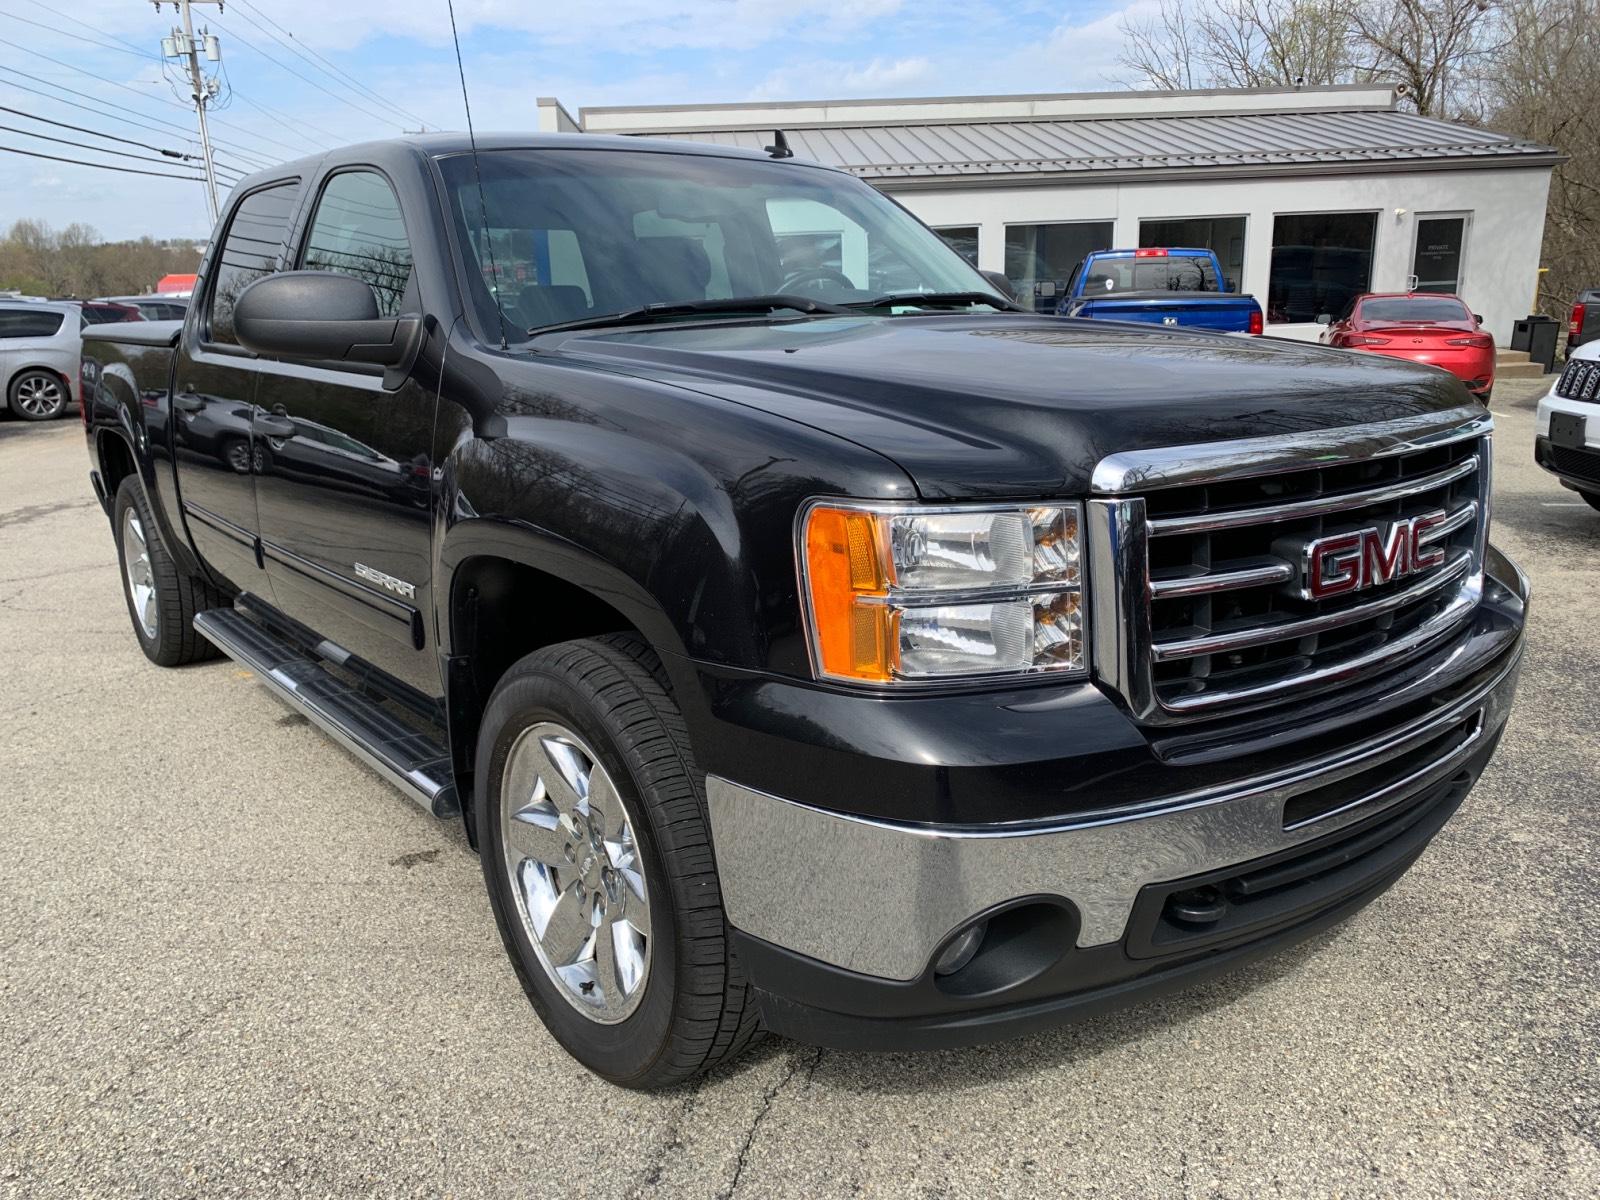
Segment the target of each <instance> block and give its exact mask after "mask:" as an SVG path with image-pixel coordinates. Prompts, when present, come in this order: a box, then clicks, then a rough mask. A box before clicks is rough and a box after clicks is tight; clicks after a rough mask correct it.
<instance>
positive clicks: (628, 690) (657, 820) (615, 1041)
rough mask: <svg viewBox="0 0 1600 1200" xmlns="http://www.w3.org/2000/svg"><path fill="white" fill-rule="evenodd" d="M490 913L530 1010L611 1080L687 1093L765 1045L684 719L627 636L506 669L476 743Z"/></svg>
mask: <svg viewBox="0 0 1600 1200" xmlns="http://www.w3.org/2000/svg"><path fill="white" fill-rule="evenodd" d="M476 775H477V784H476V789H475V796H474V805H475V808H474V815H475V817H476V820H477V831H478V839H479V851H480V854H481V857H482V861H483V874H484V881H485V883H486V884H487V885H488V890H489V902H490V906H491V907H492V908H493V910H494V915H495V920H496V922H497V923H498V925H499V927H500V935H501V938H502V939H503V940H504V942H505V946H506V951H507V953H509V954H510V956H511V962H512V965H513V966H514V967H515V968H516V972H517V976H518V978H519V979H520V980H521V982H522V987H523V991H524V992H526V993H527V996H528V1000H529V1002H530V1003H531V1004H532V1005H533V1008H534V1010H535V1011H536V1012H537V1013H538V1014H539V1016H540V1018H541V1019H542V1020H543V1021H544V1023H545V1026H546V1028H548V1029H549V1030H550V1032H551V1033H552V1034H553V1035H554V1036H555V1038H556V1040H557V1041H559V1042H560V1043H561V1045H562V1046H563V1047H565V1049H566V1050H567V1052H568V1053H570V1054H571V1055H572V1056H573V1057H574V1058H576V1059H577V1060H578V1061H579V1062H581V1063H583V1064H584V1065H585V1066H587V1067H588V1068H589V1069H590V1070H592V1071H594V1072H596V1073H597V1074H599V1075H601V1076H603V1077H604V1078H606V1079H609V1080H611V1081H612V1082H613V1083H618V1084H622V1085H624V1086H626V1087H634V1088H657V1087H667V1086H670V1085H672V1084H675V1083H680V1082H682V1081H683V1080H685V1079H688V1078H690V1077H691V1076H693V1075H695V1074H698V1073H699V1072H701V1071H703V1070H706V1069H708V1068H709V1067H711V1066H713V1065H714V1064H715V1063H717V1062H719V1061H721V1060H723V1059H725V1058H729V1057H731V1056H733V1055H735V1054H737V1053H739V1052H740V1051H741V1050H743V1049H744V1047H745V1046H746V1045H747V1044H748V1043H749V1042H750V1041H751V1040H752V1038H753V1037H754V1036H755V1035H756V1033H757V1021H756V1010H755V1003H754V1000H753V998H752V997H751V995H750V989H749V987H748V986H747V985H746V984H745V981H744V977H743V974H742V973H741V971H740V970H739V966H738V964H737V962H735V961H734V959H733V955H732V952H731V949H730V947H729V944H728V928H727V921H726V918H725V917H724V915H723V911H722V904H721V894H720V891H719V889H718V884H717V873H716V866H715V863H714V860H713V857H712V853H711V841H710V834H709V830H708V827H707V822H706V809H705V802H704V800H703V798H702V778H701V776H700V774H699V772H698V770H697V768H696V767H695V763H694V756H693V754H692V752H691V750H690V747H689V739H688V735H687V731H686V729H685V727H684V723H683V717H682V715H681V714H680V713H679V711H678V708H677V705H676V704H675V703H674V702H673V700H672V696H671V693H670V691H669V689H668V686H667V683H666V678H665V675H664V673H663V671H662V668H661V663H660V660H659V659H657V657H656V656H655V654H654V653H653V652H652V651H651V650H650V648H649V647H648V646H647V645H645V644H644V643H643V642H642V641H640V640H639V639H638V638H636V637H633V636H631V635H620V634H619V635H613V636H608V637H603V638H591V639H585V640H582V641H574V642H564V643H562V644H560V645H557V646H551V647H548V648H546V649H544V650H539V651H536V652H535V653H533V654H530V655H528V656H527V657H526V658H524V659H522V660H521V661H520V662H518V663H516V664H515V665H514V666H512V667H511V669H510V670H509V671H507V672H506V674H505V676H504V677H503V678H502V679H501V681H500V683H499V684H498V685H497V686H496V688H495V690H494V695H493V696H492V697H491V698H490V701H489V706H488V709H487V711H486V712H485V713H484V720H483V726H482V730H481V732H480V734H479V736H478V750H477V772H476Z"/></svg>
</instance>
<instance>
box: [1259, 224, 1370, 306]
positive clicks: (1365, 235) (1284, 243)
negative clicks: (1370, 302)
mask: <svg viewBox="0 0 1600 1200" xmlns="http://www.w3.org/2000/svg"><path fill="white" fill-rule="evenodd" d="M1377 232H1378V214H1377V213H1293V214H1286V215H1283V216H1278V217H1275V218H1273V222H1272V275H1271V278H1270V279H1269V281H1268V283H1267V320H1269V321H1273V322H1277V323H1280V324H1282V323H1286V322H1292V321H1300V322H1305V321H1315V320H1316V319H1317V317H1318V316H1319V315H1320V314H1322V313H1328V314H1330V315H1333V316H1337V315H1338V314H1339V313H1342V312H1344V311H1345V309H1347V308H1349V307H1350V302H1351V301H1352V300H1354V299H1355V298H1356V297H1357V296H1359V295H1361V293H1362V292H1366V291H1370V290H1371V288H1372V247H1373V243H1374V241H1375V240H1376V237H1377Z"/></svg>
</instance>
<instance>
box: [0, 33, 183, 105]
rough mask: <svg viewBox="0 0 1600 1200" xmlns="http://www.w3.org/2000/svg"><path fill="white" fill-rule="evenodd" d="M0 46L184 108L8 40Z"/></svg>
mask: <svg viewBox="0 0 1600 1200" xmlns="http://www.w3.org/2000/svg"><path fill="white" fill-rule="evenodd" d="M0 46H10V47H11V48H12V49H13V50H21V51H22V52H23V53H24V54H26V55H28V56H29V57H31V58H42V59H43V60H44V61H45V62H47V63H54V64H55V65H56V66H58V67H66V68H67V70H69V71H76V72H77V73H78V74H79V75H87V76H88V77H89V78H90V79H97V80H99V81H100V82H101V83H108V84H110V85H111V86H112V87H116V88H121V89H122V90H123V91H125V92H132V93H133V94H134V95H135V96H141V97H143V98H144V99H146V100H154V101H155V102H156V103H157V104H167V105H170V106H171V107H173V108H183V107H184V106H183V105H181V104H179V103H178V102H177V101H176V100H163V99H162V98H161V97H160V96H152V95H151V94H150V93H149V92H141V91H140V90H139V89H138V88H136V87H130V86H129V85H128V84H126V83H118V82H117V81H116V80H115V79H107V78H106V77H105V76H104V75H96V74H95V73H94V72H93V71H86V70H84V69H83V68H82V67H80V66H77V65H75V64H73V63H69V62H64V61H63V60H61V59H59V58H51V57H50V56H49V55H48V54H40V53H39V52H38V51H37V50H30V49H28V47H26V46H23V45H20V44H19V43H17V42H13V41H11V40H10V39H9V38H0ZM19 73H20V72H19Z"/></svg>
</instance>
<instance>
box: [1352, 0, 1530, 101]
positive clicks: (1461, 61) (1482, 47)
mask: <svg viewBox="0 0 1600 1200" xmlns="http://www.w3.org/2000/svg"><path fill="white" fill-rule="evenodd" d="M1497 7H1498V4H1497V3H1491V2H1490V0H1353V2H1352V3H1350V4H1348V5H1347V6H1346V8H1345V12H1346V15H1347V18H1348V20H1349V23H1350V33H1351V38H1352V40H1353V42H1354V44H1355V46H1356V47H1357V54H1358V56H1360V57H1361V58H1362V60H1363V65H1362V67H1361V71H1362V73H1363V74H1364V75H1366V76H1367V77H1368V78H1372V79H1384V80H1388V81H1391V82H1394V83H1399V84H1404V85H1405V87H1406V89H1407V97H1406V98H1407V100H1408V101H1409V102H1410V103H1411V105H1412V106H1413V107H1414V108H1415V109H1416V110H1417V111H1418V112H1419V113H1421V114H1422V115H1423V116H1425V117H1426V116H1445V115H1449V114H1451V113H1454V112H1458V111H1459V110H1460V108H1461V103H1460V100H1459V97H1458V92H1459V90H1460V88H1461V87H1462V86H1463V85H1464V84H1465V83H1466V80H1467V77H1468V75H1469V74H1470V73H1471V71H1472V69H1473V67H1474V66H1475V65H1476V64H1477V63H1479V62H1480V61H1481V60H1483V59H1484V58H1485V57H1486V56H1487V55H1489V54H1490V53H1492V51H1493V48H1494V46H1493V43H1494V41H1495V39H1496V36H1497V34H1498V33H1499V32H1500V31H1499V29H1498V21H1497V16H1498V14H1497V12H1496V9H1497Z"/></svg>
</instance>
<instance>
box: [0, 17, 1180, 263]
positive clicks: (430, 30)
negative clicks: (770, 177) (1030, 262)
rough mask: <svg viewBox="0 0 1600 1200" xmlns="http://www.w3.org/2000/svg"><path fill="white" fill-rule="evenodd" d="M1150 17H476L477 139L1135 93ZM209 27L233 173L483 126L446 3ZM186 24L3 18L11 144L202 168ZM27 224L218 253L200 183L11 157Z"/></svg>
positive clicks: (1, 196)
mask: <svg viewBox="0 0 1600 1200" xmlns="http://www.w3.org/2000/svg"><path fill="white" fill-rule="evenodd" d="M1153 6H1154V0H1066V2H1058V3H1053V4H1046V3H1033V2H1030V0H1008V2H1004V3H1001V2H995V0H963V2H961V3H952V2H947V0H920V2H915V0H845V2H843V3H837V4H827V3H816V2H815V0H809V2H808V0H607V2H606V3H603V4H595V3H588V4H586V3H584V0H575V2H574V0H568V2H567V3H559V4H550V3H517V2H515V0H457V3H456V17H457V21H458V23H459V24H460V26H461V33H462V54H463V57H464V59H465V62H466V67H467V77H468V84H469V86H470V88H471V93H472V105H473V116H474V118H475V120H476V122H477V125H478V128H479V129H480V130H491V129H498V130H510V129H526V128H529V127H531V126H532V124H533V119H534V117H533V102H534V99H535V97H537V96H546V95H554V96H557V97H559V98H560V99H561V100H562V101H563V102H564V103H565V104H566V105H567V107H568V108H569V109H570V110H572V111H573V112H574V113H576V111H577V110H578V109H579V108H581V107H583V106H586V105H588V106H598V105H607V104H686V103H696V102H714V101H738V100H801V99H830V98H846V97H853V96H916V95H967V94H992V93H1005V92H1046V91H1085V90H1102V89H1105V88H1108V87H1112V86H1115V85H1116V80H1117V78H1118V76H1119V74H1120V72H1119V69H1118V67H1117V64H1116V56H1117V50H1118V46H1119V44H1120V41H1121V38H1120V35H1119V33H1118V30H1117V25H1118V20H1119V18H1120V17H1121V16H1122V15H1123V14H1124V13H1126V12H1127V11H1129V10H1133V11H1136V12H1138V11H1143V10H1146V9H1148V8H1151V7H1153ZM195 11H196V14H197V18H196V19H197V24H205V25H207V26H208V27H209V28H210V29H211V30H212V32H214V33H216V34H217V35H218V36H219V37H220V38H221V42H222V53H223V65H224V68H225V71H226V83H227V85H228V86H227V88H226V89H225V92H224V96H225V97H227V98H228V102H227V104H226V105H225V107H223V108H222V109H221V110H220V111H218V112H216V113H215V125H214V129H213V133H214V135H215V137H216V138H217V139H218V141H219V142H220V143H221V144H222V150H221V153H222V161H223V162H224V163H228V164H230V165H233V166H234V167H235V168H241V167H247V166H253V165H256V164H261V163H265V162H268V161H277V160H281V159H284V158H291V157H295V156H297V155H298V154H301V153H309V152H311V151H313V150H315V149H318V148H320V147H323V146H326V145H331V144H337V143H338V142H340V141H358V140H364V139H367V138H372V137H383V136H388V135H392V134H395V133H398V132H399V131H400V130H401V129H402V128H403V127H407V126H410V127H415V125H416V124H417V122H418V120H420V121H425V122H426V123H427V124H428V125H429V126H430V127H432V128H441V127H442V128H446V129H461V128H463V127H464V120H463V117H462V109H461V95H460V85H459V83H458V82H457V79H456V74H455V59H454V56H453V53H452V50H451V47H450V25H449V18H448V15H447V11H446V7H445V0H230V2H229V3H228V4H227V5H226V8H225V10H224V11H223V12H222V13H221V14H218V12H217V10H216V6H215V5H204V6H197V7H196V9H195ZM175 19H176V17H175V14H174V12H173V6H172V5H171V4H170V3H168V4H165V5H163V7H162V11H161V13H160V14H159V15H158V14H157V13H156V12H155V11H154V9H153V8H152V6H151V5H150V4H149V3H147V2H146V0H75V2H74V3H71V4H63V3H60V2H59V0H55V2H48V3H47V2H45V0H0V105H3V106H5V107H7V108H10V109H12V110H19V111H20V113H23V114H28V115H27V116H19V115H18V113H17V112H16V111H13V112H0V126H10V127H11V129H0V146H7V147H13V148H17V149H26V150H32V151H35V152H38V153H42V154H57V155H61V156H63V157H68V158H89V159H93V160H95V161H97V162H104V163H109V164H116V165H119V166H124V167H131V168H134V169H150V170H157V171H159V170H165V169H182V165H181V164H169V165H165V166H164V165H162V164H157V163H147V162H141V161H138V158H137V157H136V158H119V157H115V156H109V155H105V154H94V153H89V152H86V151H84V150H81V149H79V148H77V147H73V146H66V145H61V144H58V143H51V142H46V141H43V140H40V139H39V138H36V137H29V136H26V135H25V134H23V133H18V132H14V130H24V129H25V130H29V131H31V132H33V133H42V134H47V135H49V136H52V137H60V138H64V139H68V140H76V141H82V142H90V143H93V144H96V145H101V146H105V147H107V148H115V149H117V150H120V151H122V152H123V153H124V154H132V155H135V156H147V155H150V154H152V153H153V150H152V149H151V147H153V148H155V149H157V150H160V149H170V150H177V151H180V152H185V151H187V152H193V151H194V149H195V146H194V142H193V135H192V128H193V119H194V118H193V113H192V111H187V105H185V104H183V103H182V102H181V101H180V99H179V98H178V96H177V94H176V92H175V88H174V86H173V85H172V84H171V83H169V82H168V80H166V79H164V78H163V77H162V63H161V61H160V59H159V58H158V57H156V51H157V49H158V43H159V40H160V38H161V36H162V35H163V34H164V33H165V32H166V31H167V29H168V28H169V26H171V25H172V23H173V22H174V20H175ZM296 47H298V48H300V49H302V50H303V51H304V52H305V53H307V54H309V53H311V52H312V51H315V52H316V53H318V54H321V55H322V56H324V58H325V59H326V60H327V63H328V64H331V67H332V69H333V71H334V72H338V73H343V76H348V78H349V79H353V80H355V81H356V83H357V84H358V85H360V86H352V85H351V84H350V83H349V82H347V81H346V79H345V78H343V77H341V76H340V75H339V74H334V73H330V71H329V70H328V69H326V68H325V67H324V65H323V64H320V63H314V62H310V61H307V59H306V58H304V57H301V56H299V55H297V53H296V49H295V48H296ZM52 59H53V60H57V61H51V60H52ZM274 60H275V61H274ZM168 74H169V75H171V74H173V72H171V71H170V70H169V71H168ZM30 76H31V78H30ZM363 87H364V88H365V89H370V90H368V91H363V90H361V89H362V88H363ZM26 89H32V90H31V91H30V90H26ZM66 89H70V91H69V90H66ZM324 89H326V90H324ZM40 93H44V95H41V94H40ZM46 97H48V98H46ZM375 97H381V99H378V98H375ZM391 106H398V108H399V109H401V110H404V114H410V115H403V114H402V113H401V112H399V111H396V109H395V107H391ZM29 117H38V118H48V119H49V120H51V121H56V122H63V123H66V124H70V125H77V126H81V127H84V128H86V129H92V130H96V131H100V132H105V133H113V134H116V135H117V136H119V137H123V138H127V139H130V140H131V141H133V142H138V143H143V144H142V145H129V144H126V143H108V142H104V141H103V140H102V139H99V138H96V137H92V136H86V135H85V134H83V133H80V132H76V131H73V130H70V129H65V128H62V127H61V126H60V125H56V126H50V125H45V124H42V123H40V122H38V121H35V120H30V119H29ZM25 216H31V217H42V218H44V219H45V220H48V221H49V222H51V224H53V225H56V226H61V225H65V224H67V223H69V222H72V221H82V222H86V223H87V224H90V225H92V226H94V227H95V228H96V229H97V230H98V231H99V232H100V233H101V234H102V235H103V236H105V237H108V238H121V237H133V236H138V235H140V234H143V233H149V234H152V235H155V236H175V237H181V236H194V237H203V236H204V235H205V233H206V232H207V230H208V228H209V222H208V220H207V218H206V212H205V204H204V200H203V197H202V195H201V190H200V187H199V185H198V184H191V183H187V182H181V181H171V180H164V179H155V178H147V177H144V176H139V175H123V174H115V173H111V172H107V171H98V170H91V169H88V168H85V167H81V166H74V165H69V164H66V163H53V162H49V161H46V160H43V159H30V158H26V157H20V156H17V155H14V154H0V226H3V225H9V224H10V222H11V221H13V220H15V219H16V218H18V217H25Z"/></svg>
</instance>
